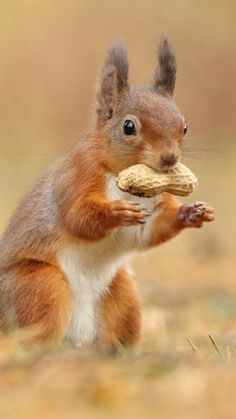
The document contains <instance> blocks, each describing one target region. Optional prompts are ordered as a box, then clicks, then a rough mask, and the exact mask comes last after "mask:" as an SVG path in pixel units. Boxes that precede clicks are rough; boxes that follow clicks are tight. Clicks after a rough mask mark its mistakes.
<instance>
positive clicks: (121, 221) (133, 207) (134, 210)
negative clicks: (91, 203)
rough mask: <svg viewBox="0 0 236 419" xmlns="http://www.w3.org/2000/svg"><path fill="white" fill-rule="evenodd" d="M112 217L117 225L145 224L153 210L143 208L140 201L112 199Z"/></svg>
mask: <svg viewBox="0 0 236 419" xmlns="http://www.w3.org/2000/svg"><path fill="white" fill-rule="evenodd" d="M110 206H111V208H110V210H111V215H112V219H113V220H114V222H115V224H116V225H117V226H132V225H137V224H145V223H146V218H147V217H148V216H150V215H151V211H150V210H147V209H146V208H143V207H142V206H141V205H140V204H139V203H138V202H133V201H122V200H117V201H112V202H111V203H110Z"/></svg>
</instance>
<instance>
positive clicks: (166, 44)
mask: <svg viewBox="0 0 236 419" xmlns="http://www.w3.org/2000/svg"><path fill="white" fill-rule="evenodd" d="M157 58H158V66H157V67H156V69H155V72H154V78H153V82H152V87H153V88H154V90H155V91H156V92H157V93H160V94H163V95H169V96H173V94H174V89H175V80H176V69H177V66H176V57H175V51H174V48H173V45H172V43H171V41H170V40H169V38H168V37H167V36H166V35H161V40H160V44H159V47H158V50H157Z"/></svg>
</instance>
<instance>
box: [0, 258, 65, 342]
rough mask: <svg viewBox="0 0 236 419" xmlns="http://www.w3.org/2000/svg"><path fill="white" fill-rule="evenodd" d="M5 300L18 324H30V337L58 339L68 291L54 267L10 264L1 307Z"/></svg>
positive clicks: (62, 330)
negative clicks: (13, 266)
mask: <svg viewBox="0 0 236 419" xmlns="http://www.w3.org/2000/svg"><path fill="white" fill-rule="evenodd" d="M6 301H8V304H9V303H10V304H11V306H13V307H14V311H15V312H14V313H11V314H13V317H14V318H15V321H16V322H17V324H18V326H20V327H33V329H34V330H33V334H32V336H33V340H37V341H38V340H39V341H45V342H58V341H60V340H61V338H62V337H63V335H64V331H65V326H66V324H67V322H68V319H69V312H70V307H71V294H70V289H69V286H68V284H67V282H66V281H65V279H64V277H63V275H62V274H61V272H60V271H59V270H58V269H57V268H56V267H54V266H50V265H48V264H45V263H42V262H37V261H31V262H28V261H25V262H22V263H21V264H19V265H18V266H16V267H15V268H13V269H12V271H10V273H9V274H8V284H7V285H6V288H5V290H3V293H2V295H1V297H0V303H1V308H3V307H4V305H6ZM6 313H7V310H6ZM11 320H12V319H11ZM6 325H7V319H6Z"/></svg>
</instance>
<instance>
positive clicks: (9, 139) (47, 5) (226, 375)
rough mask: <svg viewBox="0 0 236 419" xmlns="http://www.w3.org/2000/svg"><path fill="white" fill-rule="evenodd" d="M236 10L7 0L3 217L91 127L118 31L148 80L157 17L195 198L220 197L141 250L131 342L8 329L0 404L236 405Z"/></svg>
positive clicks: (182, 410) (104, 408)
mask: <svg viewBox="0 0 236 419" xmlns="http://www.w3.org/2000/svg"><path fill="white" fill-rule="evenodd" d="M235 16H236V2H235V0H226V1H224V2H222V1H219V0H216V1H211V0H206V1H204V2H203V1H202V2H200V1H197V0H190V1H187V0H179V1H174V0H172V1H165V2H164V1H160V0H155V1H154V0H145V1H144V0H136V1H135V0H129V1H124V0H119V1H117V2H110V1H107V0H100V1H99V2H96V1H95V0H93V1H92V0H57V1H56V0H40V1H39V0H21V1H19V0H8V1H6V0H2V1H1V14H0V28H1V29H0V32H1V37H0V55H1V66H0V112H1V124H0V138H1V140H0V149H1V152H0V196H1V207H0V228H1V230H2V229H3V228H4V227H5V225H6V223H7V221H8V219H9V216H10V214H11V213H12V212H13V211H14V208H15V207H16V204H17V202H18V201H19V199H20V198H21V196H22V195H23V193H24V192H25V190H26V189H27V188H28V187H29V186H30V185H31V184H32V183H33V182H34V180H35V179H36V177H37V176H38V175H39V174H40V173H41V172H42V170H43V168H44V167H45V166H47V165H48V164H49V163H50V162H51V161H52V160H53V159H55V158H56V157H57V156H59V155H60V154H63V153H66V152H67V151H68V150H69V149H70V148H71V147H72V146H73V145H74V144H75V143H76V142H77V141H78V140H79V138H81V136H82V135H83V134H84V132H86V130H87V129H88V126H89V123H90V118H91V117H92V112H91V104H92V103H93V99H94V92H95V84H96V77H97V73H98V70H99V67H100V65H101V62H102V59H103V57H104V55H105V52H106V49H107V47H108V45H109V43H110V42H111V40H113V39H116V38H122V39H124V40H125V42H126V43H127V46H128V49H129V57H130V69H131V81H132V82H133V83H135V84H148V82H149V80H150V77H151V75H152V69H153V67H154V65H155V46H156V42H157V40H158V37H159V34H160V32H161V31H164V32H167V33H169V34H170V36H171V37H172V39H173V41H174V44H175V47H176V51H177V57H178V82H177V89H176V101H177V103H178V104H179V106H180V108H181V110H182V111H183V113H184V115H185V116H186V119H187V121H188V124H189V135H188V138H187V140H186V141H187V142H188V148H189V152H188V155H187V156H185V158H184V161H185V162H186V163H187V164H188V165H189V166H190V167H191V168H192V169H193V170H194V171H195V173H196V174H197V176H198V177H199V181H200V186H199V190H198V191H197V192H196V193H195V194H194V195H193V196H192V197H191V199H194V200H196V199H202V200H206V201H209V202H210V203H211V204H212V205H213V206H215V207H216V211H217V218H216V221H215V223H213V224H212V225H207V226H205V228H204V229H202V230H201V231H189V232H186V233H184V234H183V235H182V236H180V237H178V238H177V239H175V240H173V241H172V242H170V243H168V244H166V245H164V246H163V247H161V248H160V249H156V250H153V251H151V252H149V253H148V254H146V255H142V256H141V255H139V256H138V257H137V258H136V260H135V267H136V270H137V272H138V273H139V274H138V282H139V286H140V289H141V292H142V296H143V305H144V334H143V339H142V342H141V345H140V348H139V349H138V350H137V352H135V353H131V354H129V353H124V354H121V355H120V356H119V357H118V358H115V359H114V358H111V359H110V358H106V357H103V356H98V355H95V354H94V353H90V352H89V353H86V352H85V353H84V352H83V351H82V352H77V351H74V350H72V349H70V348H66V347H62V348H61V349H59V350H58V351H57V352H51V351H49V352H47V351H46V352H44V351H43V352H42V351H39V352H36V353H35V352H31V351H28V350H26V349H25V348H22V347H21V346H20V345H19V344H18V343H17V340H16V339H15V338H14V337H11V336H9V337H6V336H1V337H0V372H1V374H0V389H1V397H0V417H1V418H4V419H8V418H9V419H10V418H14V419H15V418H24V419H25V418H28V417H29V418H32V419H36V418H42V417H43V418H46V419H47V418H50V419H53V418H57V419H60V418H77V417H78V416H81V417H84V418H87V417H93V416H96V417H97V418H99V417H102V418H106V417H109V418H111V417H114V418H116V417H117V418H118V417H134V416H135V417H150V418H152V417H153V418H154V417H155V418H156V417H157V416H158V417H163V418H164V417H165V418H172V417H175V418H177V419H178V418H181V419H183V418H189V417H191V418H193V419H195V418H196V419H198V418H201V419H203V418H208V417H215V418H221V419H222V418H227V419H230V418H231V417H232V418H234V417H235V408H236V406H235V397H234V388H235V377H236V370H235V361H234V358H235V343H236V342H235V323H236V304H235V300H236V285H235V284H236V275H235V257H236V255H235V248H236V234H235V233H236V218H235V210H234V204H235V202H236V200H235V197H234V191H235V182H236V181H235V179H236V177H235V175H236V173H235V167H236V146H235V141H234V138H235V134H236V123H235V110H236V102H235V65H236V56H235V53H234V51H235V42H236V31H235ZM208 334H213V336H216V340H217V342H218V344H219V345H220V348H221V350H222V352H223V354H224V357H223V359H222V357H220V356H218V355H219V354H218V353H217V351H216V350H215V349H214V347H213V345H212V344H211V343H210V341H209V339H208V338H207V335H208ZM186 336H189V337H190V339H191V341H193V342H194V344H195V345H196V347H197V348H198V351H199V353H200V354H201V356H199V354H198V352H197V354H196V353H192V349H193V348H191V345H190V344H189V342H187V340H186ZM193 352H194V351H193ZM229 365H230V367H229Z"/></svg>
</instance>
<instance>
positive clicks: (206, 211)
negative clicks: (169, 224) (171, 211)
mask: <svg viewBox="0 0 236 419" xmlns="http://www.w3.org/2000/svg"><path fill="white" fill-rule="evenodd" d="M177 219H178V221H181V222H182V223H183V224H184V225H185V226H186V227H202V225H203V223H204V222H209V221H213V220H214V219H215V211H214V209H213V208H211V207H209V205H208V204H206V203H205V202H195V203H194V204H191V205H190V204H184V205H182V206H181V207H180V208H179V212H178V215H177Z"/></svg>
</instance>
